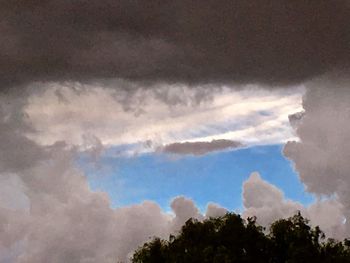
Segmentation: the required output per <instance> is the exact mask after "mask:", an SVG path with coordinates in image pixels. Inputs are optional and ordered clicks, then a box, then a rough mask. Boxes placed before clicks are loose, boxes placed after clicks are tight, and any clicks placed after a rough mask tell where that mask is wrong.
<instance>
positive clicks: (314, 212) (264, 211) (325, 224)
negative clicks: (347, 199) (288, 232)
mask: <svg viewBox="0 0 350 263" xmlns="http://www.w3.org/2000/svg"><path fill="white" fill-rule="evenodd" d="M242 197H243V204H244V207H245V210H244V212H243V216H244V217H245V218H247V217H252V216H256V217H257V222H258V223H259V224H261V225H263V226H266V227H269V226H270V224H271V223H273V222H274V221H275V220H278V219H281V218H287V217H290V216H293V215H294V214H296V212H297V211H300V212H301V213H302V215H303V216H305V217H306V218H308V219H310V222H311V224H312V225H314V226H317V225H318V226H320V228H321V229H322V230H323V231H324V232H325V233H326V235H327V237H334V238H340V239H341V238H345V237H346V233H345V232H344V218H345V217H344V216H345V215H344V210H343V206H342V204H341V203H340V201H339V200H338V199H334V198H327V199H324V200H318V201H316V202H315V203H314V204H312V205H310V206H308V207H305V206H303V205H302V204H300V203H298V202H295V201H292V200H288V199H286V198H285V196H284V193H283V192H282V191H281V190H280V189H278V188H277V187H276V186H274V185H272V184H270V183H268V182H266V181H264V180H263V179H262V178H261V177H260V175H259V174H258V173H256V172H255V173H252V174H251V175H250V177H249V178H248V179H247V180H246V181H245V182H244V184H243V196H242Z"/></svg>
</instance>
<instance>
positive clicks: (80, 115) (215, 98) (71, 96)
mask: <svg viewBox="0 0 350 263" xmlns="http://www.w3.org/2000/svg"><path fill="white" fill-rule="evenodd" d="M165 90H168V89H167V87H164V88H163V89H160V91H162V92H163V93H160V94H166V96H165V95H162V96H161V95H159V94H157V93H155V92H154V90H153V91H152V92H151V91H147V90H142V91H139V92H135V93H134V95H133V96H130V97H124V94H123V93H122V92H121V91H119V93H118V91H115V90H112V89H103V88H98V87H88V88H86V89H84V91H82V92H80V93H77V92H76V91H74V90H73V89H70V88H68V87H63V86H57V85H52V86H51V87H49V88H48V89H46V90H45V91H44V92H43V93H42V94H39V95H38V94H35V95H33V96H32V97H30V98H29V103H28V105H27V107H26V108H25V112H26V114H27V116H28V118H27V121H28V122H29V123H30V124H31V125H33V127H34V128H35V129H36V132H32V133H28V136H29V137H30V138H32V139H34V140H35V141H37V142H39V143H40V144H44V145H45V144H46V145H47V144H52V143H54V142H55V141H57V140H64V141H66V142H68V143H71V144H78V145H79V144H80V145H81V144H83V139H82V137H83V135H88V136H91V135H93V136H96V137H97V138H99V139H100V140H101V142H102V143H103V144H107V145H121V144H135V143H136V144H140V147H141V148H144V150H147V149H146V148H145V147H143V142H145V141H152V142H153V144H152V145H153V147H158V146H160V145H164V144H170V143H174V142H185V141H190V142H195V141H211V140H216V139H227V140H236V141H241V142H243V143H248V144H273V143H281V142H285V141H287V140H290V139H295V136H294V134H293V131H292V129H291V127H290V125H289V122H288V115H289V114H292V113H294V112H296V111H300V110H301V95H302V88H299V89H298V90H297V91H295V90H294V93H292V92H290V91H286V90H283V91H282V90H280V91H276V90H275V91H266V90H265V91H263V90H259V89H257V87H251V88H247V89H246V90H243V91H237V90H236V91H234V90H232V89H226V88H223V89H221V91H218V92H216V94H215V95H212V96H211V97H210V96H206V97H209V98H207V99H201V100H199V102H197V103H195V105H193V104H191V103H188V102H187V101H186V100H187V98H192V97H193V96H194V95H193V93H194V91H192V90H191V89H190V88H186V87H172V91H173V92H172V94H168V93H166V92H165ZM176 92H178V93H179V94H180V95H183V98H181V97H180V98H179V96H180V95H179V94H177V93H176ZM57 94H59V96H58V95H57ZM129 95H130V94H129ZM164 96H165V98H164ZM174 97H175V99H174ZM63 98H64V99H63ZM123 98H127V99H128V101H125V100H124V99H123ZM181 100H182V101H183V103H182V102H181ZM169 101H171V102H172V104H170V106H169ZM190 101H192V100H190ZM125 105H128V107H127V110H125V109H126V106H125Z"/></svg>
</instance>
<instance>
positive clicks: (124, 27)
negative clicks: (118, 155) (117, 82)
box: [0, 0, 350, 88]
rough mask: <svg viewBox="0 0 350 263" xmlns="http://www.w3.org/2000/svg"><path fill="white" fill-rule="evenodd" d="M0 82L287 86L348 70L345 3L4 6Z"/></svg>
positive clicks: (239, 0) (266, 0) (349, 10)
mask: <svg viewBox="0 0 350 263" xmlns="http://www.w3.org/2000/svg"><path fill="white" fill-rule="evenodd" d="M0 17H1V20H0V34H1V41H0V72H1V75H0V82H1V83H2V86H3V88H5V87H9V86H14V85H20V84H27V83H29V82H32V81H67V80H68V81H83V82H84V81H91V80H97V79H107V78H124V79H131V80H139V81H166V82H188V83H195V84H201V83H225V82H236V83H247V82H249V83H253V82H259V83H262V84H293V83H297V82H300V81H303V80H305V79H307V78H310V77H313V76H315V75H318V74H321V73H324V72H327V71H330V70H334V69H336V68H342V69H344V68H345V67H347V65H348V64H349V61H350V55H349V53H350V52H349V44H350V27H349V24H350V4H349V2H348V1H345V0H332V1H331V0H328V1H326V0H320V1H311V0H310V1H307V0H306V1H289V0H288V1H287V0H279V1H278V0H261V1H245V0H235V1H232V0H223V1H213V0H206V1H199V0H193V1H189V0H178V1H167V0H164V1H155V0H149V1H141V0H140V1H138V0H134V1H129V0H127V1H126V0H125V1H123V0H119V1H118V0H102V1H84V0H77V1H66V0H55V1H53V0H51V1H50V0H40V1H37V0H25V1H24V0H17V1H4V0H3V1H1V2H0Z"/></svg>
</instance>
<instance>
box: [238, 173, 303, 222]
mask: <svg viewBox="0 0 350 263" xmlns="http://www.w3.org/2000/svg"><path fill="white" fill-rule="evenodd" d="M242 197H243V205H244V207H245V211H244V213H243V215H244V216H245V217H248V216H256V217H257V221H258V223H260V224H262V225H264V226H268V225H269V224H270V223H272V222H273V221H275V220H277V219H280V218H284V217H288V216H292V215H293V214H295V213H296V211H299V210H302V209H303V207H302V205H301V204H298V203H296V202H293V201H289V200H285V198H284V194H283V192H282V191H281V190H280V189H278V188H277V187H276V186H274V185H271V184H269V183H268V182H266V181H264V180H262V179H261V177H260V175H259V174H258V173H252V174H251V175H250V177H249V178H248V180H246V181H245V182H244V184H243V194H242Z"/></svg>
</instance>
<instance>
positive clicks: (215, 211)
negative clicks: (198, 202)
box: [205, 203, 228, 218]
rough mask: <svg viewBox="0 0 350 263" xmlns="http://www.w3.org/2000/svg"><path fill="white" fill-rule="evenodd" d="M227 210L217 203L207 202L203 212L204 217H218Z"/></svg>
mask: <svg viewBox="0 0 350 263" xmlns="http://www.w3.org/2000/svg"><path fill="white" fill-rule="evenodd" d="M227 212H228V210H227V209H226V208H224V207H222V206H220V205H218V204H214V203H209V204H208V205H207V211H206V212H205V217H206V218H210V217H219V216H223V215H225V214H226V213H227Z"/></svg>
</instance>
